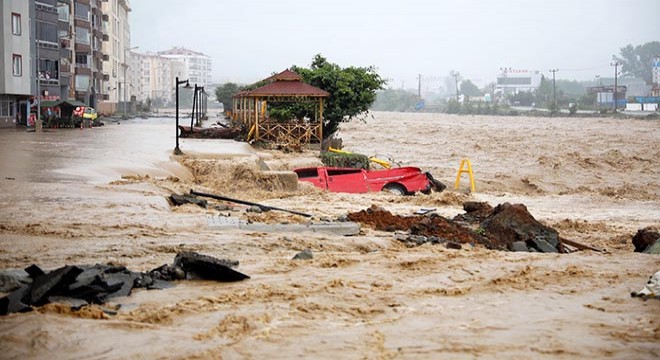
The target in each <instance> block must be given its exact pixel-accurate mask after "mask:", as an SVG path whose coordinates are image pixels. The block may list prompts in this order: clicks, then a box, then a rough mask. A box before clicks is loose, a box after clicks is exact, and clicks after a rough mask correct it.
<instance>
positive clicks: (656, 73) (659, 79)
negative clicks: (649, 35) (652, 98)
mask: <svg viewBox="0 0 660 360" xmlns="http://www.w3.org/2000/svg"><path fill="white" fill-rule="evenodd" d="M651 72H652V75H653V84H655V85H660V55H658V56H656V57H655V58H654V59H653V67H652V68H651Z"/></svg>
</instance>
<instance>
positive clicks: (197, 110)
mask: <svg viewBox="0 0 660 360" xmlns="http://www.w3.org/2000/svg"><path fill="white" fill-rule="evenodd" d="M198 94H200V95H198ZM202 95H206V91H204V87H203V86H197V84H195V91H194V92H193V110H192V115H191V116H190V131H192V128H193V119H196V120H197V121H196V126H198V127H199V126H202V125H201V117H202V115H203V113H202V112H201V110H202Z"/></svg>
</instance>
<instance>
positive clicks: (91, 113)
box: [82, 107, 98, 121]
mask: <svg viewBox="0 0 660 360" xmlns="http://www.w3.org/2000/svg"><path fill="white" fill-rule="evenodd" d="M97 117H98V115H97V114H96V110H95V109H94V108H92V107H86V108H85V111H84V112H83V115H82V118H83V119H86V120H91V121H94V120H96V118H97Z"/></svg>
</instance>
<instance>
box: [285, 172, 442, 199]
mask: <svg viewBox="0 0 660 360" xmlns="http://www.w3.org/2000/svg"><path fill="white" fill-rule="evenodd" d="M293 171H294V172H295V173H296V174H298V180H299V181H306V182H310V183H312V184H314V186H316V187H318V188H321V189H324V190H328V191H332V192H347V193H365V192H370V191H382V190H385V191H389V192H391V193H393V194H397V195H407V194H412V193H414V192H416V191H422V192H427V191H429V190H431V188H432V187H433V186H434V185H436V184H435V183H438V184H440V185H441V188H440V189H439V190H442V189H443V188H444V185H442V183H440V182H438V181H435V180H434V179H433V177H432V176H430V174H428V173H424V172H422V171H421V170H420V169H419V168H416V167H400V168H392V169H384V170H373V171H370V170H364V169H353V168H336V167H314V168H299V169H294V170H293ZM435 187H436V189H437V188H438V186H435Z"/></svg>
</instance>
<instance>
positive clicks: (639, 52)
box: [612, 41, 660, 84]
mask: <svg viewBox="0 0 660 360" xmlns="http://www.w3.org/2000/svg"><path fill="white" fill-rule="evenodd" d="M657 56H660V41H651V42H647V43H646V44H643V45H637V46H635V47H633V46H632V45H627V46H625V47H622V48H621V57H618V56H616V55H614V56H612V58H613V59H614V60H616V61H618V62H620V63H621V72H622V73H623V75H624V76H631V77H638V78H642V79H644V81H646V83H647V84H650V83H651V82H652V81H653V75H652V74H651V70H652V61H653V58H655V57H657Z"/></svg>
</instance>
